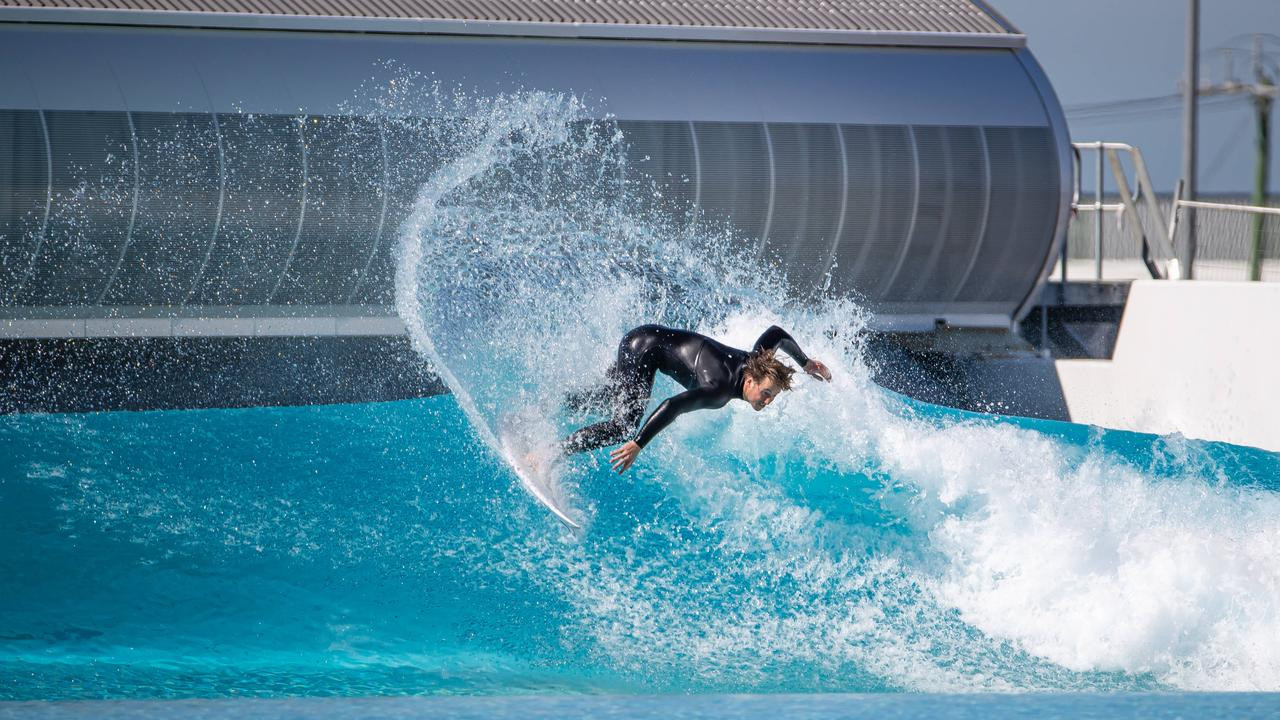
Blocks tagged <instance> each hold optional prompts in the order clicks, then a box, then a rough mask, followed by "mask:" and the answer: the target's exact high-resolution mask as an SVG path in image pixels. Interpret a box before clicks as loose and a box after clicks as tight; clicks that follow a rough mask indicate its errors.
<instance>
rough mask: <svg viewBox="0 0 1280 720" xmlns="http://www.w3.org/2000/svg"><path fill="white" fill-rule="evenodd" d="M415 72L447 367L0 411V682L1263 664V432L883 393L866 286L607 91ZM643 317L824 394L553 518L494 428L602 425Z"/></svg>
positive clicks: (423, 240) (712, 431)
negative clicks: (813, 255) (360, 401)
mask: <svg viewBox="0 0 1280 720" xmlns="http://www.w3.org/2000/svg"><path fill="white" fill-rule="evenodd" d="M429 94H430V95H431V97H432V100H431V102H434V103H436V105H437V107H436V108H435V109H434V111H433V112H434V114H433V115H432V116H433V117H448V118H449V122H444V123H434V124H428V123H420V124H418V125H416V126H415V128H416V130H417V131H418V132H419V137H420V138H421V141H422V142H423V143H424V144H425V145H426V146H428V147H430V148H433V150H432V151H431V152H430V153H428V154H430V155H431V156H432V157H434V158H436V162H435V164H433V165H432V166H431V167H430V168H429V170H424V171H423V178H424V179H423V182H422V183H421V186H420V189H419V192H418V196H417V199H416V202H415V203H414V205H413V208H412V212H411V213H410V215H409V216H408V217H407V218H406V219H405V221H404V223H403V224H402V226H401V228H400V235H399V243H400V244H399V251H398V265H397V272H396V301H397V311H398V313H399V315H400V317H401V319H402V320H404V322H405V325H406V327H407V328H408V331H409V336H410V341H411V342H412V344H413V347H414V348H415V350H416V351H417V352H418V353H419V354H420V355H421V357H422V360H423V362H425V363H428V364H429V365H430V367H431V369H432V370H433V371H434V372H436V373H437V374H438V375H439V376H440V377H442V378H443V379H444V381H445V382H446V384H447V385H448V387H449V390H450V393H449V394H448V395H444V396H440V397H435V398H425V399H420V400H411V401H402V402H396V403H383V404H367V405H353V406H332V407H305V408H256V409H242V410H200V411H166V412H144V413H101V414H89V415H61V416H60V415H36V416H15V417H5V418H0V447H3V451H4V455H5V456H6V457H7V458H10V459H9V460H8V461H7V462H6V463H5V464H4V467H3V473H4V475H3V476H2V477H0V519H2V520H3V522H2V523H0V540H3V541H4V542H3V543H0V547H2V548H3V549H0V578H2V579H0V597H3V598H5V599H4V600H0V603H3V608H4V610H5V612H4V613H3V615H2V616H0V617H2V618H3V619H0V679H2V680H3V682H0V696H3V697H4V698H6V699H24V698H36V697H50V696H52V697H151V696H165V697H175V696H177V697H188V696H210V695H212V696H220V695H223V694H228V693H230V692H232V691H231V690H230V689H229V688H232V687H235V688H239V689H237V690H235V691H234V692H237V693H244V694H251V695H252V694H256V695H290V694H304V695H315V694H322V695H333V694H337V695H356V694H370V693H373V694H397V693H415V694H421V693H429V694H430V693H441V694H451V693H510V692H538V693H564V692H575V693H576V692H589V693H595V692H615V693H638V692H777V691H784V690H785V691H790V692H857V691H874V692H880V691H888V692H895V691H940V692H969V691H1028V690H1103V691H1107V690H1157V689H1158V690H1280V645H1278V644H1277V643H1276V642H1275V639H1276V638H1280V560H1278V558H1280V456H1277V455H1275V454H1273V453H1266V452H1262V451H1258V450H1253V449H1249V448H1241V447H1237V446H1230V445H1225V444H1220V443H1207V442H1201V441H1194V440H1188V439H1185V438H1181V437H1177V436H1173V437H1155V436H1149V435H1141V434H1136V433H1126V432H1119V431H1108V430H1102V429H1097V428H1088V427H1083V426H1078V425H1068V424H1063V423H1053V422H1047V421H1032V420H1025V419H1018V418H1000V417H995V416H989V415H979V414H972V413H965V412H961V411H955V410H949V409H945V408H939V407H936V406H931V405H927V404H924V403H919V402H915V401H913V400H911V399H909V398H905V397H902V396H900V395H897V394H894V393H892V392H889V391H887V390H884V389H883V388H881V387H879V386H877V385H876V384H875V383H874V382H873V381H872V379H871V378H872V375H873V373H872V370H873V369H872V368H871V367H869V361H868V359H867V357H866V355H865V354H864V352H863V347H862V341H863V338H864V330H865V328H866V323H867V320H868V316H867V313H866V312H865V311H864V310H863V309H862V308H861V307H860V306H859V304H858V302H857V300H856V298H837V297H831V296H827V295H824V294H822V293H808V294H801V293H797V292H795V291H794V290H792V289H790V287H789V284H788V282H787V279H786V273H785V267H784V265H783V264H782V263H781V262H780V261H779V260H778V259H776V258H773V257H771V256H770V255H769V253H768V252H767V251H766V252H764V253H761V252H759V247H758V244H757V243H755V242H752V241H750V239H746V238H742V237H740V236H739V235H738V234H736V233H735V231H734V230H733V228H731V227H729V226H727V225H725V224H723V223H720V222H718V221H717V219H716V218H712V217H704V216H700V215H698V214H697V213H696V212H692V213H691V212H690V210H689V209H688V208H678V207H672V206H670V205H668V204H667V201H666V199H665V198H663V197H662V196H661V194H660V193H657V192H656V190H655V189H654V188H655V184H654V183H653V182H652V178H646V177H645V176H644V175H643V173H640V172H638V171H636V170H635V169H634V168H633V167H631V166H630V165H629V163H628V160H627V157H628V156H627V152H626V150H627V146H626V138H625V137H624V135H623V134H622V133H621V132H620V131H619V130H618V128H617V127H616V126H615V125H614V124H613V123H611V122H609V121H608V120H607V119H606V120H600V119H597V118H594V117H593V116H592V114H591V112H590V109H589V103H588V102H585V101H583V100H582V99H579V98H575V97H573V96H570V95H562V94H546V93H537V92H526V93H514V94H508V95H500V96H492V97H464V96H461V95H458V94H448V93H441V92H440V91H439V90H436V91H433V92H432V93H429ZM414 117H416V116H409V115H404V116H398V117H397V118H396V121H397V122H404V123H419V121H416V120H414V119H413V118H414ZM690 217H691V218H692V219H693V221H692V222H690V221H689V218H690ZM649 322H657V323H663V324H668V325H673V326H680V327H687V328H691V329H694V330H697V331H699V332H702V333H705V334H707V335H710V336H712V337H715V338H716V339H718V340H721V341H722V342H725V343H727V344H729V345H733V346H737V347H750V345H751V343H752V342H753V341H754V339H755V337H756V336H757V335H758V334H759V333H760V332H761V331H762V330H763V329H765V328H766V327H768V326H769V325H770V324H779V325H781V326H783V327H784V328H786V329H787V330H788V331H789V332H791V334H792V335H793V336H795V337H796V339H797V340H798V341H799V342H800V344H801V346H802V347H803V348H804V350H805V351H806V353H808V354H809V355H811V356H813V357H816V358H819V359H821V360H822V361H824V362H825V363H826V364H827V365H828V366H829V367H830V368H831V371H832V374H833V381H832V382H831V383H829V384H827V383H819V382H816V381H810V380H808V379H806V378H800V379H799V380H798V382H797V387H796V389H795V390H794V391H793V392H791V393H788V394H786V395H784V397H783V398H782V399H781V400H779V401H778V402H776V403H774V404H773V405H772V406H771V407H769V408H768V409H767V410H765V411H764V412H760V413H755V412H752V411H751V410H750V408H749V407H748V406H747V405H746V404H745V403H731V404H730V405H729V406H727V407H726V408H725V409H724V410H721V411H715V412H711V411H704V412H698V413H691V414H688V415H685V416H683V417H681V418H680V419H679V420H678V421H677V422H676V423H675V424H673V425H672V426H671V427H670V428H668V429H667V430H666V431H665V432H664V433H663V434H662V435H661V436H660V437H659V438H658V439H657V440H655V442H653V443H652V444H651V445H650V446H649V447H648V448H646V449H645V451H644V452H643V453H642V454H641V455H640V457H639V461H638V462H637V464H636V466H635V467H634V468H633V469H632V470H631V471H629V472H628V473H627V474H625V475H623V476H616V475H614V474H613V473H611V472H610V470H609V467H608V464H607V462H605V457H606V453H605V452H604V451H601V452H598V453H595V454H594V455H583V456H576V457H573V458H569V459H566V460H564V461H562V462H561V463H560V466H559V467H558V478H559V484H558V485H557V488H556V492H557V493H558V494H559V495H560V497H561V498H562V499H563V500H564V502H565V503H567V504H568V505H569V506H570V507H572V508H573V512H574V513H576V516H577V518H578V519H579V520H581V521H582V522H583V523H584V525H585V530H584V531H583V532H581V533H576V534H575V533H572V532H569V531H568V530H566V529H565V528H564V527H562V526H561V525H560V524H559V523H558V522H557V521H556V520H555V519H554V518H553V517H552V516H551V515H550V514H549V513H547V512H546V511H545V510H544V509H543V508H541V507H540V506H538V505H537V504H536V503H534V502H533V500H532V499H531V498H530V497H528V496H527V495H526V494H524V492H523V491H522V490H521V489H520V488H519V485H518V483H517V482H516V478H515V477H514V475H513V474H512V473H511V472H510V469H509V468H507V467H506V466H505V465H504V464H503V463H502V461H501V460H500V459H499V456H498V453H497V450H498V441H497V428H498V427H499V425H500V424H501V423H502V422H503V419H504V418H506V417H507V416H509V415H511V414H512V413H516V412H518V413H520V414H521V415H520V416H521V417H522V418H525V420H526V423H525V424H526V426H527V428H526V429H527V431H528V432H529V433H531V434H532V435H533V436H535V437H537V438H538V439H539V440H540V441H541V442H545V443H548V444H549V443H551V442H554V441H555V440H556V439H557V438H559V437H562V436H563V435H564V434H565V433H567V432H568V431H569V430H572V429H573V428H574V427H576V426H578V425H579V424H585V422H588V421H590V420H591V419H592V418H585V417H578V416H573V415H570V414H568V413H567V412H566V411H565V410H564V409H563V407H562V399H563V396H564V395H565V393H567V392H570V391H573V390H577V389H581V388H584V387H589V386H592V385H594V384H596V383H598V382H599V381H600V380H601V379H602V376H603V372H604V368H606V367H607V365H608V363H609V362H610V360H611V358H612V356H613V353H614V351H615V348H616V344H617V341H618V339H619V338H620V337H621V335H622V334H623V333H624V332H625V331H626V330H627V329H629V328H631V327H634V326H636V325H639V324H643V323H649ZM676 391H677V388H676V386H675V385H674V383H671V382H669V381H667V380H665V379H660V380H659V382H658V385H657V386H656V387H655V391H654V392H655V398H661V397H663V396H665V395H666V394H671V393H673V392H676ZM89 667H92V668H93V670H92V672H88V673H87V671H86V668H89ZM86 673H87V674H86ZM89 676H91V678H90V679H88V680H86V679H85V678H86V677H89ZM83 688H91V690H82V689H83Z"/></svg>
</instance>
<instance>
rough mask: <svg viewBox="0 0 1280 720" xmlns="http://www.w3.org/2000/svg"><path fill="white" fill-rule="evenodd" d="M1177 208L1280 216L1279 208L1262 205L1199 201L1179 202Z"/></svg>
mask: <svg viewBox="0 0 1280 720" xmlns="http://www.w3.org/2000/svg"><path fill="white" fill-rule="evenodd" d="M1178 207H1193V208H1204V209H1206V210H1235V211H1237V212H1249V213H1259V214H1261V215H1280V207H1266V206H1263V205H1233V204H1231V203H1215V202H1204V201H1201V200H1179V201H1178Z"/></svg>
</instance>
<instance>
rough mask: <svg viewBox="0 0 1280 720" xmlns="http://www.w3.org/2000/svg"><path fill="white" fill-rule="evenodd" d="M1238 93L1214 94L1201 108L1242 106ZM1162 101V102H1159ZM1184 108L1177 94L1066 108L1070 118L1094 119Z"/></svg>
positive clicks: (1157, 113)
mask: <svg viewBox="0 0 1280 720" xmlns="http://www.w3.org/2000/svg"><path fill="white" fill-rule="evenodd" d="M1241 99H1244V98H1243V97H1241V96H1238V95H1213V96H1210V97H1209V99H1206V100H1202V101H1201V102H1200V108H1201V110H1207V111H1215V110H1231V109H1235V108H1238V107H1241V103H1239V102H1237V101H1238V100H1241ZM1157 101H1160V102H1157ZM1181 109H1182V104H1181V102H1180V98H1179V97H1178V96H1176V95H1171V96H1162V97H1160V98H1141V99H1139V100H1119V101H1116V102H1103V103H1088V104H1084V105H1074V106H1070V107H1067V108H1064V110H1065V112H1066V115H1067V119H1068V120H1093V119H1104V118H1113V117H1114V118H1119V117H1125V116H1150V115H1160V114H1163V113H1168V112H1177V111H1180V110H1181Z"/></svg>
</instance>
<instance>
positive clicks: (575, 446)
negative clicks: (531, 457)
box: [561, 338, 657, 455]
mask: <svg viewBox="0 0 1280 720" xmlns="http://www.w3.org/2000/svg"><path fill="white" fill-rule="evenodd" d="M645 355H646V354H644V353H641V354H637V353H634V352H631V349H630V348H629V347H628V343H627V342H626V339H625V338H624V341H623V344H622V346H621V347H619V349H618V362H617V363H615V364H614V366H613V368H612V371H613V373H614V375H615V376H616V378H617V382H616V383H615V384H614V385H613V386H612V387H610V388H609V389H610V390H613V391H614V394H613V417H612V418H610V419H608V420H605V421H604V422H598V423H596V424H594V425H588V426H587V427H584V428H582V429H581V430H578V431H577V432H575V433H573V434H572V435H570V436H569V437H567V438H565V439H564V441H563V442H562V443H561V448H562V449H563V451H564V454H565V455H572V454H574V453H580V452H587V451H589V450H595V449H596V448H602V447H605V446H606V445H616V444H617V443H619V442H621V441H622V440H624V439H626V438H627V436H629V435H630V434H631V433H633V432H635V429H636V426H638V425H639V424H640V419H641V417H642V416H643V415H644V409H645V406H646V405H648V404H649V394H650V392H652V390H653V379H654V376H655V374H656V373H657V365H656V364H655V363H653V362H651V361H650V359H649V358H647V357H645Z"/></svg>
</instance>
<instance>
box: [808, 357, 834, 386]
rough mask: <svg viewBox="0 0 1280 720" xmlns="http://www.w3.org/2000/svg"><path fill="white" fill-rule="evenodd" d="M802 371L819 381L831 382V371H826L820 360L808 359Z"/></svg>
mask: <svg viewBox="0 0 1280 720" xmlns="http://www.w3.org/2000/svg"><path fill="white" fill-rule="evenodd" d="M804 371H805V372H807V373H809V374H810V375H812V376H814V377H816V378H818V379H819V380H825V381H827V382H831V371H830V370H828V369H827V366H826V365H823V364H822V361H821V360H814V359H813V358H809V362H807V363H805V364H804Z"/></svg>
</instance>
